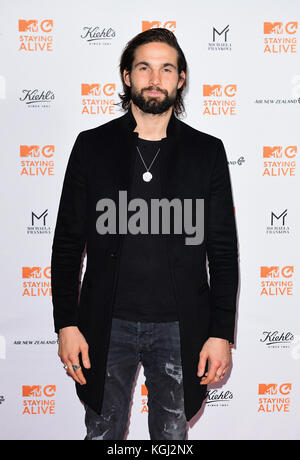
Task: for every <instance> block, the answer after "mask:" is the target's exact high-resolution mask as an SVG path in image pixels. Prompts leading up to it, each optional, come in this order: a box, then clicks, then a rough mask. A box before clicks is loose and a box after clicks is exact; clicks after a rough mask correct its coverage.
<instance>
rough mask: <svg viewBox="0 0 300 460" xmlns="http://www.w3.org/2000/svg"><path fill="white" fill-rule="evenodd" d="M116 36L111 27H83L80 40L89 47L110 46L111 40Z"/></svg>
mask: <svg viewBox="0 0 300 460" xmlns="http://www.w3.org/2000/svg"><path fill="white" fill-rule="evenodd" d="M115 36H116V32H115V31H114V29H112V28H111V27H109V28H105V27H103V28H100V27H98V26H96V27H83V33H82V35H80V38H82V39H83V40H85V41H86V42H88V43H89V45H110V44H111V40H112V39H113V38H114V37H115Z"/></svg>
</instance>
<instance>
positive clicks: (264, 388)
mask: <svg viewBox="0 0 300 460" xmlns="http://www.w3.org/2000/svg"><path fill="white" fill-rule="evenodd" d="M258 394H259V395H276V394H277V384H276V383H270V384H269V385H266V384H265V383H260V384H259V385H258Z"/></svg>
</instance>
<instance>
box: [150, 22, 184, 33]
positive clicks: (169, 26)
mask: <svg viewBox="0 0 300 460" xmlns="http://www.w3.org/2000/svg"><path fill="white" fill-rule="evenodd" d="M158 27H162V28H163V29H168V30H170V32H174V31H175V29H176V21H166V22H165V23H162V22H161V21H142V32H144V31H145V30H149V29H157V28H158Z"/></svg>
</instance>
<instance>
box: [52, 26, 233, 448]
mask: <svg viewBox="0 0 300 460" xmlns="http://www.w3.org/2000/svg"><path fill="white" fill-rule="evenodd" d="M120 74H121V77H122V83H123V89H124V93H123V94H121V95H120V97H121V101H122V102H121V104H122V107H123V109H125V110H127V113H126V114H125V115H123V116H122V117H120V118H118V119H116V120H113V121H110V122H108V123H106V124H104V125H102V126H101V127H98V128H95V129H94V130H89V131H86V132H83V133H81V134H80V135H79V138H78V139H77V141H76V143H75V146H74V148H73V151H72V154H71V158H70V161H69V164H68V167H67V172H66V177H65V182H64V187H63V191H62V197H61V202H60V208H59V213H58V218H57V225H56V229H55V236H54V242H53V255H52V264H51V266H52V292H53V305H54V320H55V330H56V331H57V332H58V333H59V356H60V358H61V360H62V362H63V363H64V365H65V368H66V369H67V373H68V374H69V375H70V376H71V377H73V379H74V380H75V381H76V382H77V383H76V388H77V394H78V396H79V397H80V399H81V400H82V401H83V402H84V406H85V410H86V416H85V422H86V427H87V435H86V438H85V439H87V440H121V439H124V437H125V435H126V430H127V420H128V413H129V406H130V401H131V394H132V389H133V383H134V381H135V377H136V372H137V369H138V366H139V363H141V364H142V365H143V368H144V374H145V379H146V381H145V385H146V387H147V390H148V410H149V414H148V425H149V433H150V438H151V439H153V440H164V439H165V440H167V439H173V440H184V439H186V435H187V422H188V420H190V419H191V417H192V416H193V415H194V414H195V413H196V412H197V410H199V408H200V406H201V403H202V401H203V400H204V398H205V393H206V391H205V390H206V385H207V384H209V383H213V382H220V381H221V380H222V379H223V378H224V375H225V373H226V372H227V370H228V369H229V365H230V347H229V344H230V342H233V340H234V339H233V335H234V325H235V319H234V317H235V300H236V293H237V284H238V274H237V273H238V269H237V238H236V228H235V222H234V213H233V202H232V195H231V189H230V179H229V173H228V165H227V160H226V154H225V150H224V147H223V144H222V142H221V141H220V140H219V139H217V138H215V137H213V136H210V135H208V134H205V133H201V132H199V131H197V130H195V129H193V128H191V127H189V126H188V125H186V124H185V123H183V122H181V121H179V120H178V118H177V117H175V115H180V114H181V113H182V112H183V110H184V105H183V99H182V91H183V89H184V87H185V86H186V78H187V65H186V60H185V57H184V54H183V52H182V50H181V48H180V47H179V45H178V42H177V40H176V38H175V36H174V34H173V33H172V32H169V31H167V30H166V29H151V30H148V31H145V32H142V33H141V34H138V35H137V36H136V37H134V38H133V39H132V40H131V41H130V42H129V43H128V44H127V46H126V48H125V49H124V51H123V54H122V57H121V61H120ZM127 137H128V139H130V141H129V140H128V139H127ZM109 143H110V144H109ZM117 146H118V147H117ZM101 149H102V151H103V152H105V153H102V151H101ZM193 152H195V153H193ZM84 155H85V156H84ZM104 155H107V157H104ZM102 157H103V158H102ZM83 158H85V159H84V160H83ZM115 184H118V189H119V190H120V189H121V187H122V188H125V189H128V190H129V195H130V198H131V199H133V198H140V199H143V200H145V201H146V202H147V203H150V201H151V200H152V199H154V198H157V199H160V198H162V197H164V192H166V191H167V192H168V195H169V196H171V197H174V196H175V197H176V195H175V193H176V194H177V195H178V196H179V198H180V197H181V198H184V197H185V196H186V197H187V196H189V195H193V196H196V195H199V193H203V195H204V196H205V197H207V196H209V197H210V201H209V205H208V211H209V213H208V214H207V216H208V219H207V220H208V222H207V227H206V228H207V236H206V240H205V243H204V244H201V245H199V246H198V247H196V246H195V247H192V246H186V247H184V246H183V245H182V238H181V237H182V235H180V236H179V237H177V235H176V238H174V240H173V239H172V240H171V239H170V240H169V239H168V236H169V235H164V234H163V232H162V229H161V227H160V231H159V233H156V234H152V233H151V234H147V233H143V232H140V233H137V234H131V233H128V234H126V235H124V236H123V237H122V244H121V245H120V246H114V245H115V241H116V239H112V238H115V235H109V237H108V236H107V235H101V236H99V235H98V239H97V240H96V239H95V237H94V236H91V234H92V227H93V225H95V222H94V221H93V218H91V217H90V216H93V214H92V213H93V212H94V210H93V209H92V208H93V206H92V204H91V203H94V202H93V200H94V199H95V196H96V195H97V194H98V195H99V194H100V195H101V196H102V195H103V194H104V193H106V194H107V195H110V197H115V196H116V193H115V192H116V191H115V190H113V188H114V185H115ZM105 238H106V239H105ZM108 238H111V239H108ZM118 241H119V240H118ZM86 242H87V248H88V249H87V269H86V274H85V279H84V281H83V285H82V290H81V297H80V304H79V308H78V309H77V310H76V302H75V299H76V288H78V286H77V280H78V276H79V268H80V267H79V262H80V257H81V254H82V250H83V248H84V245H85V243H86ZM171 242H172V244H173V246H172V247H173V249H172V247H171ZM166 243H167V244H166ZM113 247H116V248H117V250H116V251H114V252H111V251H112V248H113ZM168 248H169V252H168ZM206 253H207V256H208V259H209V265H210V290H211V293H210V294H211V297H210V296H209V290H208V288H209V286H208V284H207V278H206V267H205V256H206ZM109 256H111V257H109ZM111 258H113V260H114V261H115V260H116V259H117V260H118V264H116V262H112V259H111ZM104 260H105V263H104V268H103V269H102V268H100V267H101V265H103V261H104ZM176 264H177V268H176V270H177V271H176V270H175V269H174V267H176ZM180 264H181V267H180ZM112 265H114V266H112ZM172 267H173V268H172ZM101 270H102V271H101ZM174 272H175V275H176V277H177V278H176V280H174V277H173V276H172V275H173V274H174ZM110 273H113V275H114V276H113V277H110ZM112 279H113V280H114V282H113V283H111V280H112ZM180 283H182V284H180ZM184 283H185V284H184ZM70 285H71V288H72V289H71V291H70V289H69V290H68V288H70ZM112 286H113V288H112ZM199 286H200V287H199ZM108 292H109V295H108ZM112 292H113V295H112V297H111V293H112ZM69 297H72V301H69V304H68V299H69ZM110 299H112V301H111V303H110ZM101 302H102V303H101ZM75 310H76V313H75Z"/></svg>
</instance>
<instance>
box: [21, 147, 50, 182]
mask: <svg viewBox="0 0 300 460" xmlns="http://www.w3.org/2000/svg"><path fill="white" fill-rule="evenodd" d="M54 153H55V147H54V145H44V146H40V145H20V157H21V158H22V160H21V162H20V163H21V176H54V160H53V156H54Z"/></svg>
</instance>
